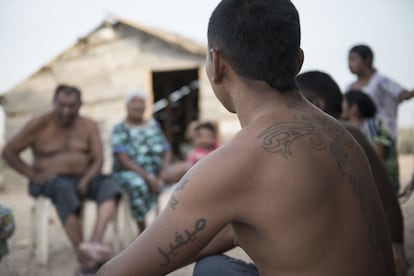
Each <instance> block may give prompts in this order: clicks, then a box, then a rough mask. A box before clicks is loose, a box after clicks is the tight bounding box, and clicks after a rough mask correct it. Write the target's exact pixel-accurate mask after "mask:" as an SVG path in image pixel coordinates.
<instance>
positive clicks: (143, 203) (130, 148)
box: [111, 119, 170, 221]
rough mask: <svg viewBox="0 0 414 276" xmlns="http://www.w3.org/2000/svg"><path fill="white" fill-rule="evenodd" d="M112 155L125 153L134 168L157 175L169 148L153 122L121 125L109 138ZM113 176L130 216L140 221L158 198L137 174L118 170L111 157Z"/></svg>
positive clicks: (118, 125)
mask: <svg viewBox="0 0 414 276" xmlns="http://www.w3.org/2000/svg"><path fill="white" fill-rule="evenodd" d="M111 144H112V151H113V153H114V154H115V153H120V152H123V153H126V154H127V155H128V157H129V158H130V159H131V160H132V161H133V162H135V164H136V165H138V166H139V167H141V168H143V169H144V170H145V171H146V172H147V173H148V174H152V175H154V176H156V175H158V173H159V171H160V169H161V166H162V162H163V155H164V153H165V151H166V150H168V149H169V147H170V146H169V143H168V141H167V139H166V138H165V136H164V134H163V132H162V130H161V128H160V126H159V124H158V123H157V121H155V120H154V119H152V120H150V121H149V122H148V123H147V124H145V125H142V126H130V125H127V124H126V123H124V122H121V123H118V124H116V125H115V126H114V128H113V131H112V136H111ZM113 176H114V178H115V179H116V180H117V181H118V182H119V183H120V185H121V187H122V188H123V189H124V190H125V192H126V193H127V194H128V195H129V200H130V207H131V211H132V216H133V217H134V219H135V220H137V221H144V220H145V216H146V214H147V213H148V211H150V210H151V209H152V208H153V207H154V206H155V204H156V202H157V199H158V195H157V194H155V193H152V192H151V191H150V189H149V187H148V185H147V183H146V182H145V181H144V179H143V178H142V176H141V175H139V174H138V173H136V172H133V171H128V170H125V169H124V168H122V166H121V164H120V163H119V161H118V160H117V159H116V158H114V161H113Z"/></svg>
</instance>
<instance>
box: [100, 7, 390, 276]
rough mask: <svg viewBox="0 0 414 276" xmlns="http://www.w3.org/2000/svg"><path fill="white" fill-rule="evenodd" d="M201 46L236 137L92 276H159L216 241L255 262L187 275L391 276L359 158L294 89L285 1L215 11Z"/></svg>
mask: <svg viewBox="0 0 414 276" xmlns="http://www.w3.org/2000/svg"><path fill="white" fill-rule="evenodd" d="M208 47H209V48H208V52H207V60H206V73H207V76H208V78H209V81H210V84H211V86H212V88H213V91H214V93H215V95H216V96H217V98H218V99H219V101H220V102H221V103H222V104H223V106H224V107H225V108H226V109H227V110H228V111H230V112H233V113H236V114H237V117H238V119H239V122H240V125H241V127H242V129H241V130H240V131H239V132H238V133H236V134H235V135H234V136H233V138H232V139H231V140H230V141H228V142H226V143H225V144H224V145H222V146H220V147H219V148H218V149H217V150H215V151H214V152H212V153H210V154H209V155H208V156H206V157H205V158H203V159H201V160H200V161H199V162H197V164H195V165H194V166H193V167H191V169H190V170H189V171H188V172H187V173H186V174H185V176H184V177H183V178H182V179H181V180H180V182H179V183H178V184H177V186H176V188H175V191H174V193H173V194H172V195H171V197H170V201H169V204H168V206H167V207H166V208H164V209H163V211H162V213H161V214H160V215H159V216H158V217H157V219H156V220H155V221H154V222H153V223H151V225H150V226H149V227H148V228H147V229H146V230H145V231H144V232H143V233H142V234H141V235H140V236H139V237H138V238H137V239H136V240H135V241H134V242H133V243H132V244H131V245H130V246H129V247H128V248H126V249H125V250H124V251H122V252H121V253H120V254H119V255H117V256H116V257H115V258H113V259H111V260H110V261H109V262H107V263H106V264H105V265H104V266H103V267H102V268H101V270H100V271H99V272H98V275H99V276H103V275H105V276H106V275H108V276H110V275H145V276H146V275H151V276H155V275H166V274H167V273H169V272H171V271H174V270H175V269H177V268H179V267H181V266H182V265H184V264H186V263H188V262H190V261H191V260H192V259H193V258H194V257H195V256H196V255H197V254H198V253H199V252H200V251H201V250H202V249H204V248H206V246H208V245H210V243H215V241H217V239H218V238H223V240H221V241H220V243H217V244H221V245H223V247H224V246H226V245H228V244H234V243H237V244H238V245H240V246H241V247H242V248H243V249H244V250H245V252H246V253H247V254H248V255H249V256H250V258H251V259H252V261H253V262H254V264H244V263H240V262H238V261H236V260H229V259H228V258H227V257H226V256H221V255H218V256H212V257H210V258H205V259H202V260H200V261H199V262H198V264H197V265H196V269H195V272H194V275H215V276H218V275H226V276H230V275H262V276H269V275H301V276H316V275H317V276H331V275H336V276H348V275H353V276H366V275H395V271H394V267H393V259H392V249H391V240H390V236H389V231H388V228H387V224H386V222H385V216H384V210H383V208H382V206H381V202H380V201H379V198H378V192H377V190H376V186H375V182H374V179H373V177H372V174H371V170H370V167H369V163H368V161H367V158H366V156H365V154H364V152H363V151H362V149H361V147H360V146H359V145H358V144H357V142H356V141H355V140H354V139H353V138H352V136H351V135H350V134H349V133H348V131H346V129H345V128H344V127H343V126H342V125H341V124H340V123H339V122H338V121H337V120H335V119H333V118H332V117H331V116H328V115H327V114H325V113H324V112H322V111H321V110H319V109H317V108H316V107H315V106H313V105H312V104H310V103H309V102H308V101H307V100H305V99H304V97H303V96H302V95H301V93H300V91H299V89H298V87H297V84H296V75H297V73H298V72H299V71H300V70H301V66H302V62H303V57H304V56H303V52H302V50H301V49H300V24H299V15H298V12H297V10H296V8H295V7H294V5H293V4H292V3H291V1H289V0H277V1H275V0H222V1H220V3H219V4H218V6H217V8H216V9H215V10H214V11H213V14H212V15H211V17H210V20H209V27H208ZM228 229H229V230H231V231H229V232H230V235H228V236H227V235H226V236H222V235H220V234H221V233H222V232H223V230H228ZM235 263H237V264H239V266H238V267H236V268H235V269H232V266H233V265H234V264H235Z"/></svg>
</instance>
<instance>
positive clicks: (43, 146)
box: [33, 125, 89, 155]
mask: <svg viewBox="0 0 414 276" xmlns="http://www.w3.org/2000/svg"><path fill="white" fill-rule="evenodd" d="M88 149H89V135H88V131H87V129H83V128H82V127H81V126H76V127H72V128H66V129H61V128H57V127H55V126H53V125H50V126H47V127H45V128H44V129H42V130H41V131H40V132H39V133H38V134H37V137H36V139H35V142H34V144H33V150H34V152H35V154H36V155H54V154H57V153H61V152H85V153H86V152H88Z"/></svg>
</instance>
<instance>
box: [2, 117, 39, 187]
mask: <svg viewBox="0 0 414 276" xmlns="http://www.w3.org/2000/svg"><path fill="white" fill-rule="evenodd" d="M41 121H42V119H39V118H36V119H33V120H31V121H30V122H28V123H27V124H26V125H25V126H24V127H23V128H22V129H21V130H20V131H19V132H18V133H17V134H16V135H15V136H13V137H12V138H11V139H10V140H9V141H8V142H7V143H6V145H5V147H4V148H3V152H2V157H3V159H4V160H5V161H6V162H7V164H8V165H9V166H10V167H12V168H13V169H15V170H16V171H17V172H19V173H20V174H22V175H24V176H26V177H27V178H29V179H30V180H32V181H34V182H42V180H43V179H38V178H41V177H37V175H36V173H35V171H34V170H33V169H32V167H31V166H29V165H28V164H27V163H26V162H25V161H24V160H23V159H22V158H21V157H20V153H21V152H22V151H23V150H25V149H27V148H29V147H30V146H31V145H32V143H33V142H34V140H35V139H36V135H37V133H38V130H39V128H41V127H42V123H41Z"/></svg>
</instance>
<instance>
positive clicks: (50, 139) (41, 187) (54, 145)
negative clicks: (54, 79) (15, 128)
mask: <svg viewBox="0 0 414 276" xmlns="http://www.w3.org/2000/svg"><path fill="white" fill-rule="evenodd" d="M53 103H54V109H53V110H52V111H49V112H47V113H45V114H42V115H40V116H38V117H35V118H34V119H32V120H30V121H29V122H28V123H27V124H26V125H25V126H24V127H23V128H22V129H21V130H20V132H18V133H17V134H16V135H15V136H14V137H13V138H12V139H10V141H8V143H7V144H6V146H5V147H4V150H3V158H4V159H5V160H6V161H7V163H8V164H9V165H10V166H11V167H12V168H14V169H15V170H16V171H18V172H19V173H21V174H23V175H24V176H26V177H27V178H28V179H29V182H30V184H29V191H30V194H31V195H32V196H35V197H36V196H39V195H44V196H46V197H49V198H50V199H51V200H52V202H53V204H54V205H55V207H56V209H57V213H58V215H59V218H60V220H61V222H62V224H63V226H64V229H65V231H66V233H67V235H68V237H69V240H70V241H71V243H72V245H73V246H74V248H75V249H76V251H77V254H78V258H79V261H80V263H81V268H82V269H83V270H88V269H96V267H97V266H99V264H101V263H103V262H105V261H106V260H107V259H108V258H110V256H111V251H110V250H109V248H107V247H106V246H104V245H103V244H102V239H103V234H104V231H105V228H106V225H107V223H108V221H109V220H110V218H111V217H112V216H113V214H114V213H115V210H116V204H117V198H118V197H119V196H120V188H119V186H118V184H117V183H116V182H115V181H113V180H112V178H111V177H110V176H105V175H102V174H101V173H100V171H101V168H102V164H103V154H102V142H101V139H100V137H99V131H98V127H97V124H96V123H95V122H94V121H92V120H91V119H88V118H85V117H83V116H80V115H79V109H80V107H81V103H82V101H81V93H80V91H79V90H78V89H77V88H76V87H71V86H66V85H59V86H58V87H57V88H56V90H55V94H54V98H53ZM26 148H30V149H31V151H32V153H33V164H31V165H30V164H27V163H26V162H25V161H24V160H23V159H22V158H21V157H20V153H21V152H22V151H23V150H25V149H26ZM85 198H90V199H93V200H94V201H96V202H97V204H98V206H99V207H98V217H97V220H96V224H95V227H94V229H93V234H92V237H91V239H90V241H89V242H82V241H83V237H82V231H81V225H80V220H79V214H80V210H81V208H82V201H83V199H85Z"/></svg>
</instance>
